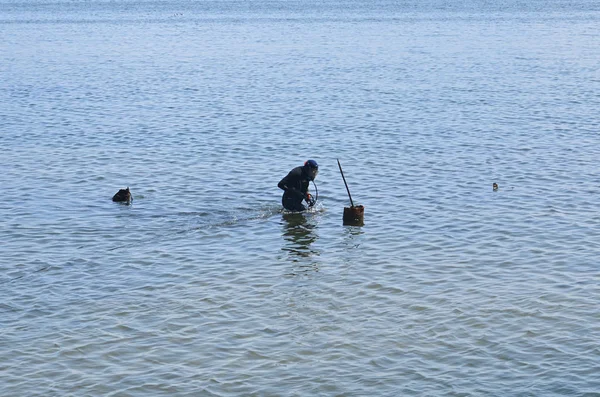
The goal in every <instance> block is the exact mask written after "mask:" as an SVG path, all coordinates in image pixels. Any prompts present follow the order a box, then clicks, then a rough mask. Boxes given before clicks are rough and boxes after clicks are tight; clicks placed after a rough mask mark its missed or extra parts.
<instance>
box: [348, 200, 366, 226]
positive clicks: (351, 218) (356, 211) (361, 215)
mask: <svg viewBox="0 0 600 397" xmlns="http://www.w3.org/2000/svg"><path fill="white" fill-rule="evenodd" d="M364 224H365V207H363V206H362V205H357V206H352V207H344V225H347V226H363V225H364Z"/></svg>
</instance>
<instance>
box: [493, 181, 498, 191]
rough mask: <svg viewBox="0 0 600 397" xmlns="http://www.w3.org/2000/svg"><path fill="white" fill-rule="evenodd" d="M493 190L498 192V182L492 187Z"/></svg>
mask: <svg viewBox="0 0 600 397" xmlns="http://www.w3.org/2000/svg"><path fill="white" fill-rule="evenodd" d="M492 188H493V189H494V190H498V184H497V183H496V182H494V184H493V185H492Z"/></svg>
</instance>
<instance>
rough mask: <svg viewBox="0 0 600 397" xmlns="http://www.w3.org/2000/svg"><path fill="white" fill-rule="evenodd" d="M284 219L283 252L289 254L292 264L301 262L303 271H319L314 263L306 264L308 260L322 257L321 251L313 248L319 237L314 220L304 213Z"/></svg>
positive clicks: (288, 214)
mask: <svg viewBox="0 0 600 397" xmlns="http://www.w3.org/2000/svg"><path fill="white" fill-rule="evenodd" d="M282 217H283V234H282V235H283V238H284V240H285V244H284V246H283V247H282V248H281V250H282V251H284V252H287V253H288V257H289V259H290V260H291V261H292V262H295V263H298V262H300V263H299V267H300V268H302V270H304V271H306V270H314V271H318V266H317V264H316V263H315V262H314V261H309V262H306V260H307V259H310V258H312V257H318V256H319V255H320V252H319V250H317V249H315V248H314V247H313V243H314V242H315V241H316V240H317V237H318V235H317V233H316V227H317V225H316V223H315V221H314V218H311V217H309V216H307V215H305V214H302V213H286V214H283V215H282Z"/></svg>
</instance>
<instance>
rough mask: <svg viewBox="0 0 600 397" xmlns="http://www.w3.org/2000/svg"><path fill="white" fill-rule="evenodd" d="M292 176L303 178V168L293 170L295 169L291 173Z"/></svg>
mask: <svg viewBox="0 0 600 397" xmlns="http://www.w3.org/2000/svg"><path fill="white" fill-rule="evenodd" d="M290 175H294V176H302V166H299V167H296V168H293V169H292V170H291V171H290Z"/></svg>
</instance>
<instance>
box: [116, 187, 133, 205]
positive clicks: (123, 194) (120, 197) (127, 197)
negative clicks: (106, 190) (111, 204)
mask: <svg viewBox="0 0 600 397" xmlns="http://www.w3.org/2000/svg"><path fill="white" fill-rule="evenodd" d="M132 200H133V198H132V197H131V192H130V191H129V187H127V189H120V190H119V191H118V192H117V193H115V195H114V196H113V198H112V201H116V202H119V203H127V204H129V203H131V201H132Z"/></svg>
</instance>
